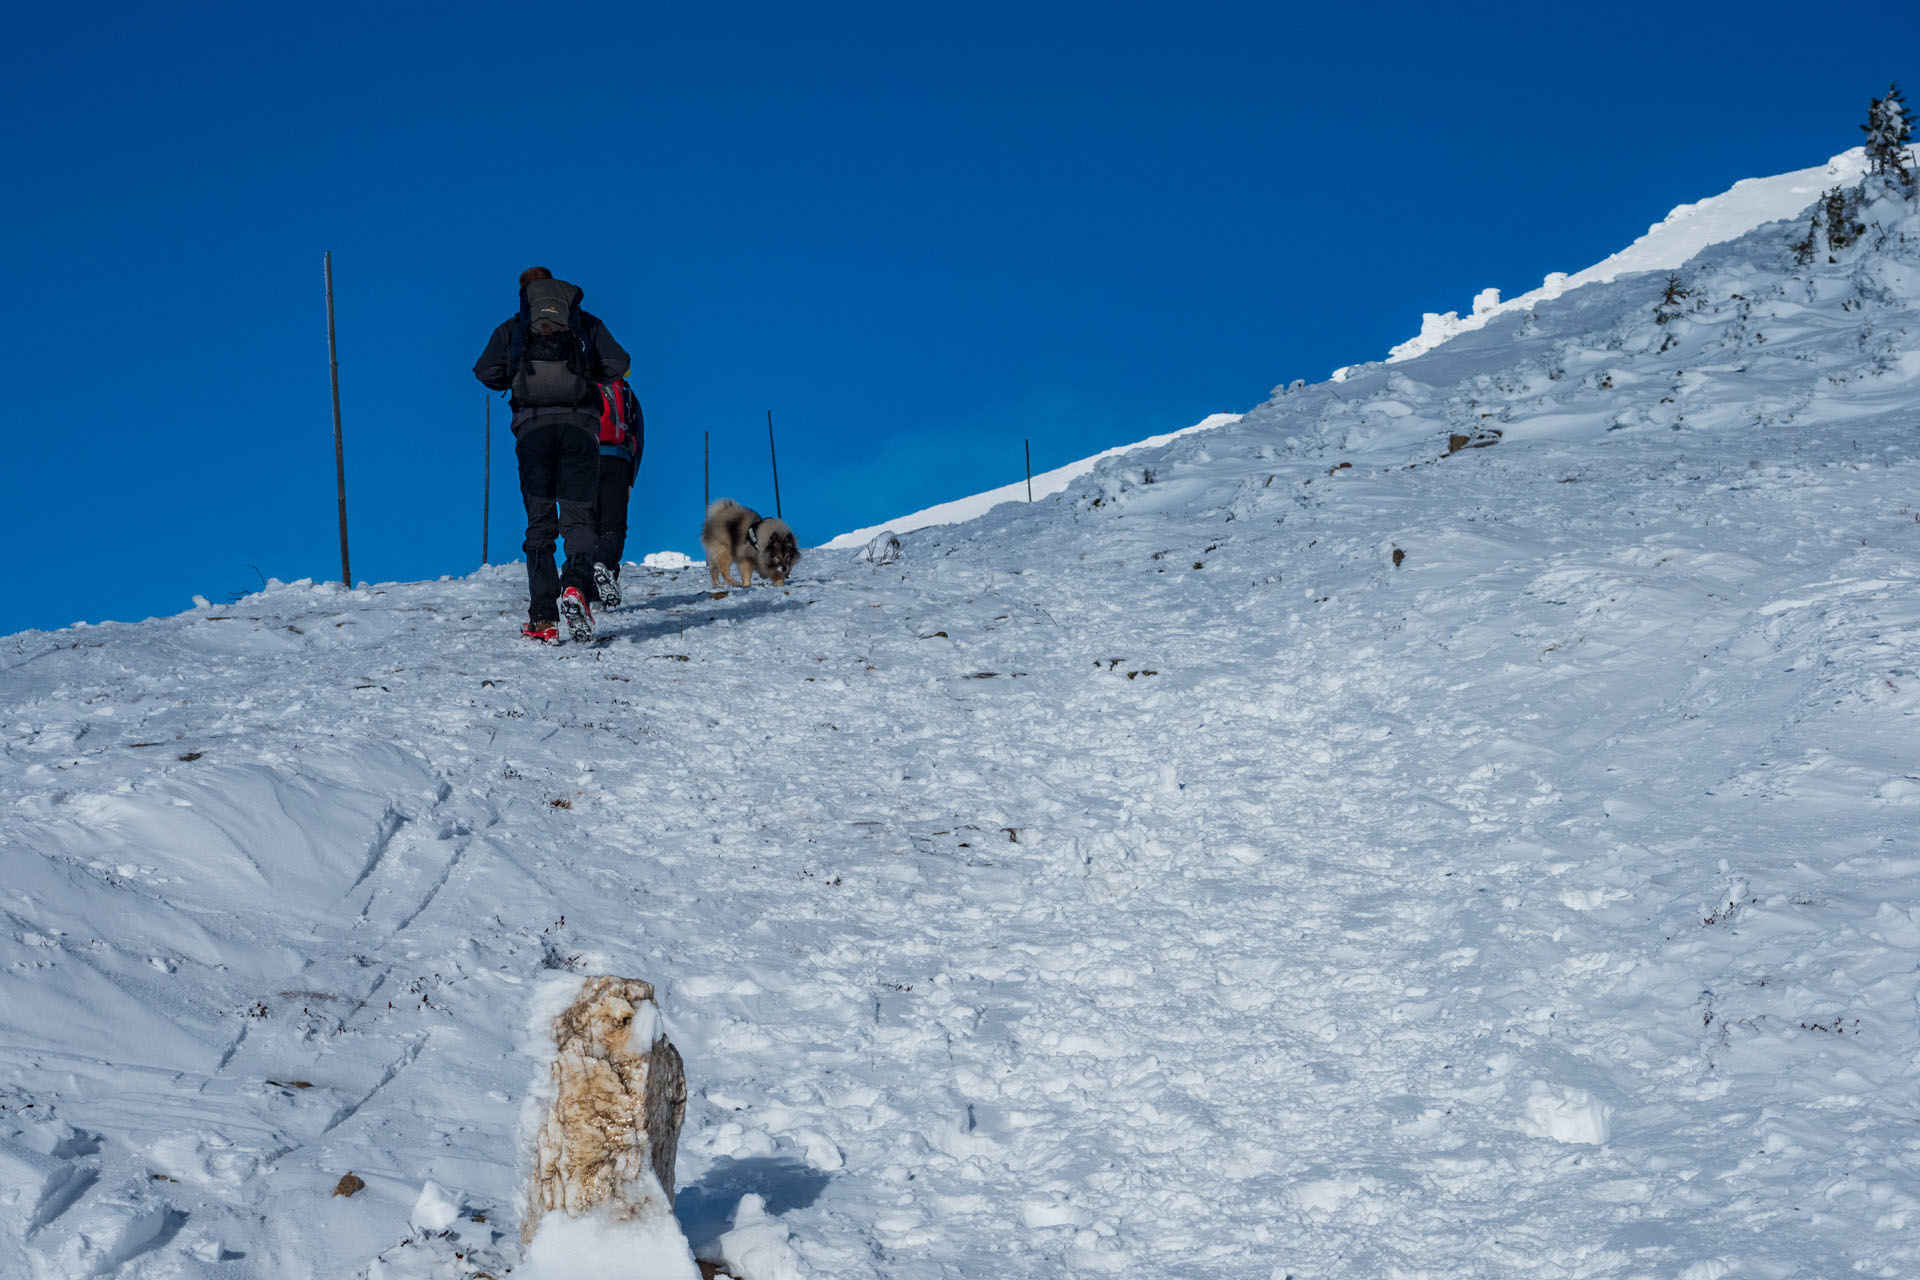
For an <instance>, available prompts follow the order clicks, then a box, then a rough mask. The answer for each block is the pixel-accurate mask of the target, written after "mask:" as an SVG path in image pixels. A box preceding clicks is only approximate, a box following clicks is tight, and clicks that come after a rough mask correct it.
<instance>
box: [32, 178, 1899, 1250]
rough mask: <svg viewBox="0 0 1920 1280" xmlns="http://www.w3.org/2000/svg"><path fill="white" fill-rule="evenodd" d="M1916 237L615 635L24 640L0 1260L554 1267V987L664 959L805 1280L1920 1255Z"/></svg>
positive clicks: (1637, 312)
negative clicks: (524, 1204) (546, 1260)
mask: <svg viewBox="0 0 1920 1280" xmlns="http://www.w3.org/2000/svg"><path fill="white" fill-rule="evenodd" d="M1867 219H1868V221H1870V222H1873V223H1875V224H1877V225H1875V226H1874V227H1873V228H1872V230H1871V232H1870V234H1869V235H1868V236H1867V237H1866V239H1865V241H1864V242H1863V243H1862V244H1861V245H1859V246H1856V247H1854V248H1852V249H1848V250H1845V251H1842V252H1839V253H1836V254H1835V255H1833V256H1834V258H1835V259H1836V260H1835V261H1831V262H1829V261H1828V260H1827V255H1825V254H1820V255H1817V256H1816V258H1815V260H1814V261H1813V262H1812V263H1810V264H1808V265H1805V266H1800V265H1797V264H1796V262H1795V261H1794V258H1793V255H1792V253H1791V251H1790V250H1789V248H1788V244H1789V241H1790V240H1792V239H1794V238H1796V237H1797V235H1798V234H1799V232H1800V230H1801V226H1800V224H1799V223H1797V222H1796V223H1794V224H1791V225H1789V224H1783V223H1773V224H1769V225H1763V226H1758V227H1757V228H1756V229H1754V230H1752V231H1750V232H1748V233H1746V234H1744V235H1741V236H1739V237H1738V238H1735V239H1733V240H1731V241H1729V242H1726V243H1723V244H1719V245H1715V246H1713V247H1710V248H1708V249H1706V250H1705V251H1704V252H1703V253H1702V254H1701V255H1700V256H1698V257H1697V258H1695V259H1694V260H1693V261H1692V262H1691V263H1689V264H1688V265H1687V266H1686V267H1685V268H1684V269H1683V271H1682V273H1681V274H1682V276H1683V279H1684V283H1685V287H1686V288H1687V289H1688V291H1689V294H1688V297H1687V298H1686V299H1685V303H1684V305H1685V309H1684V311H1683V313H1682V314H1679V315H1677V316H1675V317H1673V318H1672V319H1671V320H1670V321H1669V322H1667V323H1661V324H1656V323H1655V319H1654V312H1655V306H1656V303H1658V302H1659V301H1660V299H1661V297H1662V294H1663V283H1664V277H1663V276H1661V275H1625V276H1622V277H1621V278H1619V279H1617V280H1615V281H1612V282H1610V283H1596V284H1593V285H1590V286H1588V287H1586V288H1582V289H1579V290H1576V291H1571V292H1568V293H1566V294H1564V295H1563V296H1560V297H1558V298H1545V299H1541V300H1539V301H1538V302H1537V303H1536V304H1535V305H1534V306H1532V307H1531V308H1529V309H1526V310H1524V311H1518V310H1516V311H1513V312H1509V313H1505V314H1501V315H1496V316H1492V317H1490V318H1489V319H1488V321H1487V323H1485V324H1484V325H1483V326H1482V327H1480V328H1478V329H1477V330H1474V331H1472V332H1466V333H1462V334H1460V335H1458V336H1456V337H1454V338H1452V339H1451V340H1450V341H1447V342H1446V343H1444V344H1443V345H1441V346H1439V347H1437V348H1436V349H1434V350H1432V351H1430V352H1428V353H1426V354H1425V355H1422V356H1419V357H1418V358H1415V359H1410V360H1406V361H1404V362H1398V363H1394V364H1391V365H1366V366H1360V367H1357V368H1355V369H1353V370H1350V371H1349V372H1348V376H1347V378H1346V379H1345V381H1343V382H1340V383H1329V384H1324V385H1321V386H1316V387H1310V388H1305V389H1301V390H1296V391H1293V392H1290V393H1286V394H1281V395H1278V396H1276V397H1275V398H1274V399H1273V400H1272V401H1270V402H1269V403H1267V404H1265V405H1262V406H1260V407H1259V408H1257V409H1255V410H1253V411H1251V412H1249V413H1247V414H1246V415H1244V416H1243V417H1241V418H1240V419H1239V420H1237V421H1235V422H1232V423H1230V424H1228V425H1224V426H1220V427H1217V428H1214V429H1211V430H1207V431H1201V432H1194V433H1191V434H1183V435H1181V436H1180V437H1179V438H1178V439H1174V440H1171V441H1169V442H1167V443H1165V444H1163V445H1160V446H1157V447H1154V448H1149V449H1144V450H1140V451H1135V452H1131V453H1128V454H1125V455H1121V456H1116V457H1112V458H1107V459H1105V460H1103V461H1100V462H1099V463H1098V464H1097V465H1095V466H1094V467H1093V468H1092V469H1091V470H1090V471H1089V472H1088V473H1087V474H1086V475H1084V476H1083V477H1081V478H1080V479H1078V480H1075V481H1074V482H1072V483H1071V484H1069V485H1068V487H1067V488H1066V489H1064V490H1063V491H1062V492H1060V493H1059V494H1057V495H1055V496H1053V497H1050V498H1047V499H1044V500H1042V501H1037V502H1035V503H1032V504H1026V503H1009V504H1004V505H1001V506H998V507H995V508H994V509H993V510H992V511H990V512H989V513H987V514H985V515H984V516H981V517H980V518H978V519H975V520H973V521H971V522H969V523H966V524H961V525H952V526H945V527H929V528H925V529H923V530H921V531H919V532H912V533H907V534H905V535H904V536H903V537H902V538H901V543H902V545H903V554H902V556H901V558H900V559H898V560H897V561H894V562H889V563H870V562H868V561H867V560H866V559H865V558H864V557H863V556H862V555H861V554H860V553H858V552H857V551H853V550H846V549H841V550H826V549H816V550H815V551H814V552H812V553H811V554H810V555H809V557H808V558H807V559H805V560H803V561H802V562H801V566H800V567H801V574H800V576H799V580H798V581H797V582H796V583H795V584H794V585H793V586H792V587H791V588H790V589H788V590H785V591H777V590H771V589H765V588H759V589H754V590H751V591H736V592H734V593H732V594H730V595H727V596H725V597H724V598H717V599H716V598H713V597H711V596H710V595H709V594H708V593H707V591H706V590H705V586H706V581H705V574H704V571H703V570H700V569H698V568H693V569H677V570H675V569H663V570H651V571H650V570H647V569H644V568H641V567H638V566H635V567H633V568H632V569H630V571H629V572H630V574H631V575H632V578H631V581H632V583H633V584H634V587H635V590H634V591H633V595H634V596H635V599H634V600H633V602H632V603H631V604H630V605H629V606H628V607H626V608H624V609H622V610H619V611H616V612H614V613H612V614H611V615H609V616H608V617H607V618H606V619H605V622H606V623H607V624H608V627H607V629H608V630H609V631H610V632H611V636H610V638H609V639H608V640H607V641H606V642H605V644H604V645H603V646H600V647H594V648H582V647H577V646H565V647H562V648H559V649H557V650H549V649H542V648H539V647H536V646H529V645H525V644H524V643H523V642H521V641H519V640H518V639H517V638H515V637H514V629H515V627H516V625H517V621H518V618H519V616H520V607H521V599H520V594H519V593H520V591H521V589H522V583H523V578H522V575H521V573H520V571H519V570H518V569H516V568H513V567H496V568H493V569H489V570H485V571H482V572H480V573H477V574H475V575H472V576H470V577H466V578H461V579H453V580H443V581H440V582H435V583H420V584H396V585H390V586H386V587H382V588H376V589H368V590H360V591H355V592H351V593H349V592H346V591H344V590H342V589H340V588H338V587H336V586H330V585H314V584H306V583H297V584H290V585H275V586H273V587H271V588H270V589H268V590H266V591H264V592H262V593H260V594H258V595H255V596H250V597H247V598H246V599H244V600H242V601H241V602H240V603H239V604H237V605H234V606H232V607H229V608H220V609H216V608H200V609H195V610H193V611H191V612H188V613H184V614H181V615H179V616H178V617H174V618H168V619H159V620H155V621H152V622H148V623H143V624H139V625H118V624H114V625H106V626H98V627H77V628H73V629H70V630H66V631H61V632H55V633H43V632H29V633H25V634H22V635H18V636H13V637H9V638H7V639H6V640H5V641H4V642H0V673H3V676H0V714H3V715H4V718H5V744H6V745H5V749H4V753H0V849H4V859H5V862H4V865H5V867H6V871H7V874H6V877H5V882H4V884H0V902H3V903H4V911H5V927H4V929H3V930H0V1275H5V1276H16V1275H17V1276H32V1277H67V1276H76V1275H89V1274H93V1275H105V1274H112V1275H120V1276H127V1277H189V1276H191V1277H201V1276H206V1277H262V1278H263V1280H264V1278H266V1277H272V1278H273V1280H282V1278H286V1277H303V1276H313V1277H325V1278H329V1280H330V1278H332V1277H340V1276H353V1275H360V1274H368V1275H372V1276H377V1277H401V1276H407V1277H419V1276H478V1275H482V1274H486V1275H492V1276H494V1277H501V1276H504V1275H506V1274H508V1273H509V1271H510V1269H511V1268H512V1267H513V1266H514V1265H515V1262H516V1259H517V1256H518V1251H517V1245H516V1244H515V1240H516V1239H517V1234H516V1223H515V1222H514V1220H513V1215H514V1207H513V1205H514V1193H515V1187H516V1185H517V1183H518V1181H519V1179H520V1177H521V1174H522V1169H521V1166H520V1157H519V1155H518V1153H517V1152H516V1150H515V1147H514V1141H515V1136H514V1135H515V1131H516V1122H517V1118H518V1111H519V1107H520V1104H521V1100H522V1098H523V1097H524V1095H525V1094H526V1092H527V1090H528V1087H529V1084H530V1083H531V1081H532V1080H533V1079H534V1077H535V1074H536V1072H538V1071H540V1070H541V1069H542V1067H541V1064H540V1062H539V1061H538V1060H537V1057H536V1056H535V1054H534V1048H535V1046H532V1045H530V1044H529V1042H528V1040H527V1036H526V1031H525V1023H526V1021H527V1012H528V1006H529V1002H530V999H531V996H532V993H533V992H534V991H535V990H536V989H537V988H543V986H544V984H546V983H548V982H549V980H551V979H552V978H554V977H555V976H556V975H558V976H565V975H567V974H569V973H579V974H587V973H593V972H603V971H604V972H613V973H620V974H626V975H631V976H635V977H641V978H645V979H648V980H650V981H652V982H654V983H656V984H658V986H659V987H660V989H661V992H662V1000H663V1004H664V1009H665V1014H666V1019H667V1024H668V1029H669V1032H670V1034H671V1036H672V1038H673V1039H674V1041H675V1042H676V1044H678V1046H679V1047H680V1049H681V1051H682V1053H683V1054H684V1055H685V1058H686V1066H687V1075H688V1081H689V1088H690V1094H691V1097H690V1101H689V1109H688V1116H687V1123H686V1129H685V1132H684V1134H683V1140H682V1150H681V1156H680V1180H681V1190H680V1196H679V1202H678V1211H679V1216H680V1220H681V1222H682V1223H683V1225H684V1226H685V1228H686V1233H687V1235H688V1237H689V1239H690V1240H691V1242H692V1243H693V1245H694V1246H696V1247H698V1248H699V1249H701V1250H702V1251H704V1252H705V1253H706V1254H707V1255H709V1256H715V1257H718V1256H721V1255H725V1256H727V1257H728V1258H729V1259H730V1261H731V1264H732V1267H733V1270H734V1272H735V1273H736V1274H738V1275H741V1276H743V1277H746V1280H789V1278H791V1277H804V1276H819V1277H836V1278H857V1277H887V1278H888V1280H912V1278H920V1277H926V1278H929V1280H931V1278H932V1277H968V1278H975V1277H977V1278H980V1280H987V1278H989V1277H991V1278H993V1280H1002V1278H1005V1277H1056V1276H1063V1275H1075V1276H1078V1275H1101V1274H1114V1275H1133V1276H1194V1277H1202V1276H1204V1277H1235V1278H1237V1277H1249V1278H1258V1280H1268V1278H1269V1277H1276V1278H1277V1277H1284V1276H1295V1277H1300V1278H1301V1280H1305V1278H1307V1277H1334V1276H1341V1277H1348V1276H1352V1277H1359V1276H1446V1277H1455V1276H1464V1275H1476V1276H1480V1275H1486V1276H1514V1277H1522V1276H1524V1277H1530V1278H1532V1277H1597V1276H1607V1277H1625V1276H1660V1277H1688V1278H1690V1280H1706V1278H1708V1277H1747V1276H1751V1277H1782V1278H1784V1277H1791V1276H1833V1275H1843V1274H1863V1275H1881V1276H1904V1275H1913V1274H1920V1243H1917V1242H1916V1238H1915V1236H1914V1235H1913V1234H1911V1232H1912V1230H1913V1228H1914V1226H1915V1225H1916V1223H1920V1147H1917V1146H1916V1144H1915V1141H1914V1138H1913V1135H1912V1126H1913V1121H1914V1114H1913V1113H1914V1107H1915V1104H1914V1097H1915V1090H1916V1086H1917V1085H1920V1008H1917V1007H1916V1002H1915V997H1916V989H1917V984H1916V974H1917V973H1920V878H1917V877H1916V875H1915V872H1916V870H1920V764H1917V763H1916V759H1917V758H1920V752H1917V751H1916V746H1920V734H1916V729H1917V728H1920V719H1917V718H1916V715H1917V713H1920V509H1916V502H1920V435H1917V434H1916V433H1920V323H1917V322H1920V312H1916V309H1915V306H1914V302H1913V300H1914V298H1915V296H1916V292H1917V291H1920V220H1916V219H1915V218H1914V217H1913V216H1912V214H1911V206H1895V205H1893V204H1881V205H1877V206H1874V207H1872V208H1870V209H1869V210H1867ZM1450 438H1451V441H1452V443H1455V444H1460V445H1464V446H1465V447H1460V448H1457V449H1455V450H1453V451H1451V452H1450V451H1449V445H1450ZM349 1172H351V1173H353V1174H354V1175H356V1177H357V1178H359V1179H361V1180H362V1181H364V1183H365V1189H364V1190H362V1191H360V1192H359V1194H357V1195H354V1196H352V1197H342V1196H335V1195H333V1194H331V1192H332V1191H333V1190H334V1188H335V1187H336V1184H337V1183H338V1181H339V1180H340V1179H341V1177H342V1176H343V1175H344V1174H347V1173H349ZM429 1182H431V1183H432V1184H434V1187H433V1188H432V1189H428V1190H427V1192H426V1195H425V1197H424V1202H423V1188H424V1187H426V1184H428V1183H429ZM417 1202H423V1203H424V1209H425V1210H427V1211H438V1212H423V1213H421V1214H419V1215H414V1214H413V1212H412V1211H413V1210H414V1209H415V1207H416V1203H417ZM448 1206H451V1207H453V1208H457V1209H459V1210H460V1211H461V1212H460V1213H459V1215H458V1216H457V1218H456V1219H455V1221H454V1223H453V1226H452V1227H451V1228H449V1229H445V1230H436V1229H433V1228H434V1226H435V1224H437V1223H440V1222H443V1221H444V1220H445V1216H446V1215H445V1210H446V1209H447V1207H448ZM415 1217H417V1218H418V1220H419V1222H420V1223H421V1224H422V1225H420V1226H415V1225H412V1222H411V1221H410V1219H411V1218H415ZM729 1227H734V1228H735V1230H734V1231H733V1232H732V1233H731V1234H728V1229H729Z"/></svg>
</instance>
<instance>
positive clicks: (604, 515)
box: [591, 453, 633, 601]
mask: <svg viewBox="0 0 1920 1280" xmlns="http://www.w3.org/2000/svg"><path fill="white" fill-rule="evenodd" d="M632 496H633V461H632V459H630V458H624V457H618V456H615V455H614V454H611V453H603V454H601V455H600V496H599V499H598V500H597V501H596V502H595V503H594V504H593V525H594V531H595V540H594V545H593V558H594V561H595V562H596V563H598V564H603V565H605V566H607V568H609V569H611V570H613V576H614V577H615V578H618V577H619V576H620V557H621V556H623V555H624V554H626V550H627V500H628V499H629V498H631V497H632ZM591 598H592V599H594V600H596V601H597V600H598V599H599V598H600V597H599V596H598V594H595V595H594V596H592V597H591Z"/></svg>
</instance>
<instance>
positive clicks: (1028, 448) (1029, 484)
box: [1020, 440, 1033, 502]
mask: <svg viewBox="0 0 1920 1280" xmlns="http://www.w3.org/2000/svg"><path fill="white" fill-rule="evenodd" d="M1020 443H1021V445H1023V446H1024V447H1025V448H1026V451H1027V501H1028V502H1032V501H1033V441H1031V440H1022V441H1021V442H1020Z"/></svg>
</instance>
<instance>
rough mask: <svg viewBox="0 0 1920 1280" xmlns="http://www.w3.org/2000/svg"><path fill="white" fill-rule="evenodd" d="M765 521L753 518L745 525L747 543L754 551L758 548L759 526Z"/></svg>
mask: <svg viewBox="0 0 1920 1280" xmlns="http://www.w3.org/2000/svg"><path fill="white" fill-rule="evenodd" d="M765 523H766V521H765V520H755V521H754V522H753V523H752V524H750V525H748V526H747V545H748V546H750V547H752V548H753V549H754V550H755V551H758V550H759V549H760V526H761V525H763V524H765Z"/></svg>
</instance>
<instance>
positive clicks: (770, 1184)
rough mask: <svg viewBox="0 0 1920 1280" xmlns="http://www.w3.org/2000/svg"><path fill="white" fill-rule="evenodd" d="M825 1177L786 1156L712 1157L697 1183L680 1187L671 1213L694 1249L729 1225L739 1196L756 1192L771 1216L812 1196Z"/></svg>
mask: <svg viewBox="0 0 1920 1280" xmlns="http://www.w3.org/2000/svg"><path fill="white" fill-rule="evenodd" d="M830 1181H832V1179H831V1178H830V1177H829V1176H828V1175H827V1174H825V1173H822V1172H821V1171H820V1170H818V1169H816V1168H814V1167H813V1166H812V1165H809V1164H807V1163H806V1162H804V1161H801V1160H796V1159H794V1158H792V1157H791V1156H786V1157H782V1156H749V1157H748V1158H747V1159H745V1160H735V1159H734V1158H733V1157H731V1156H728V1157H725V1158H724V1159H720V1160H716V1161H714V1163H713V1166H712V1167H711V1168H709V1169H708V1170H707V1171H706V1172H705V1173H703V1174H701V1175H700V1180H699V1181H698V1182H695V1183H693V1184H692V1185H690V1186H685V1187H682V1188H680V1191H679V1193H678V1194H677V1195H675V1196H674V1198H673V1214H674V1216H675V1217H676V1218H678V1219H680V1229H681V1230H682V1231H684V1232H686V1236H687V1243H689V1244H691V1245H692V1246H693V1247H694V1249H695V1250H696V1251H697V1250H699V1249H700V1248H701V1247H702V1246H703V1245H707V1244H710V1243H712V1242H713V1241H715V1240H717V1239H719V1238H720V1235H721V1233H722V1232H724V1231H726V1229H727V1228H728V1227H730V1226H732V1225H733V1211H734V1207H735V1206H737V1205H738V1204H739V1203H740V1197H741V1196H744V1195H756V1196H759V1197H760V1198H761V1199H763V1200H765V1201H766V1202H767V1213H768V1214H769V1215H771V1216H773V1217H776V1218H777V1217H779V1216H780V1215H781V1214H784V1213H788V1212H791V1211H792V1210H794V1209H804V1208H806V1207H807V1206H808V1205H810V1204H812V1203H813V1202H814V1201H815V1200H818V1199H819V1198H820V1193H821V1192H822V1191H824V1190H826V1187H827V1183H828V1182H830Z"/></svg>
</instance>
